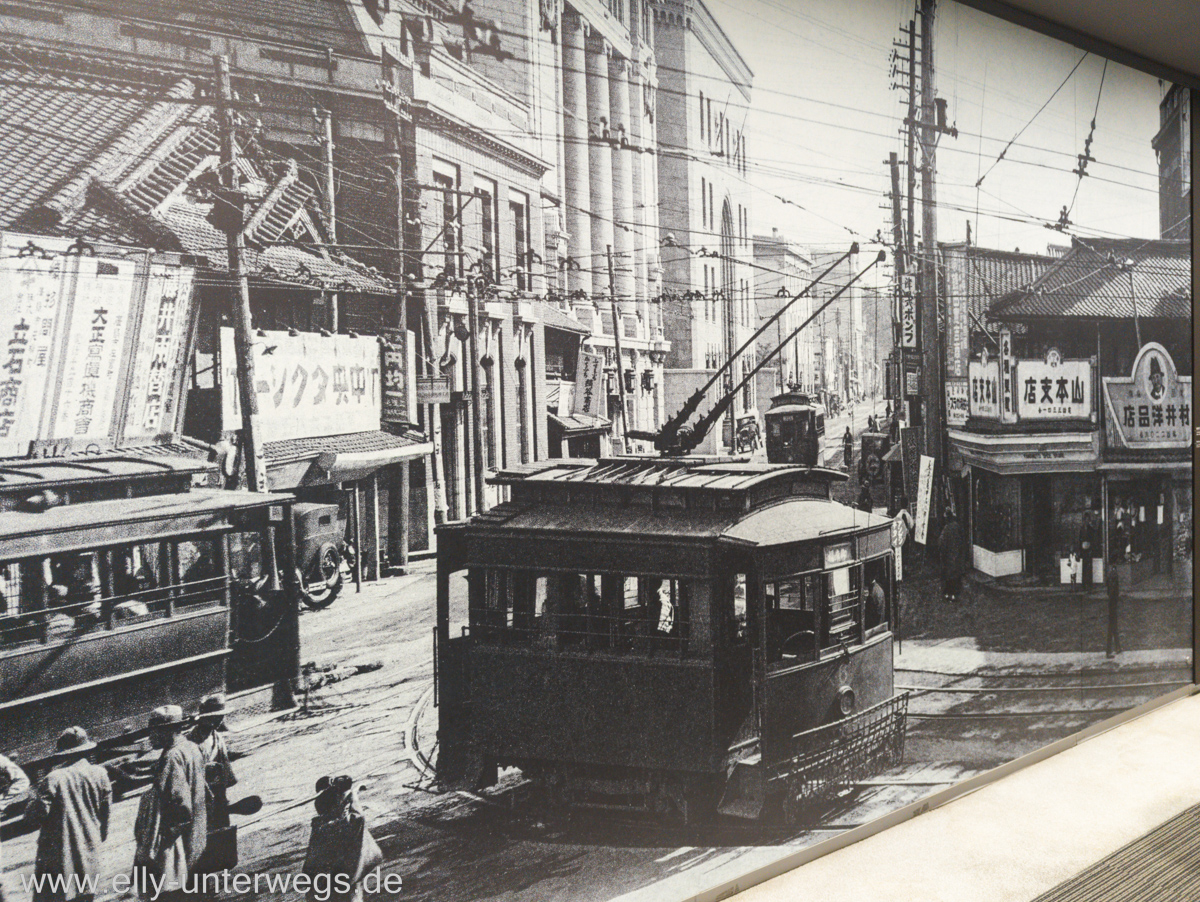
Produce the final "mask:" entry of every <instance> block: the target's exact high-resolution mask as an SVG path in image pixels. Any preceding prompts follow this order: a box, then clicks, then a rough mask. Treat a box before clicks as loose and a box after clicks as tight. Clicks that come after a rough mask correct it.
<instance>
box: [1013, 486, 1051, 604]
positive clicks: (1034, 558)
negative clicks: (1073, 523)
mask: <svg viewBox="0 0 1200 902" xmlns="http://www.w3.org/2000/svg"><path fill="white" fill-rule="evenodd" d="M1021 489H1022V494H1023V496H1024V497H1022V499H1021V507H1022V508H1023V509H1024V510H1025V512H1026V514H1025V517H1024V520H1025V528H1026V530H1025V561H1026V567H1027V568H1028V571H1029V572H1030V573H1032V574H1033V575H1034V576H1036V577H1038V579H1040V580H1044V581H1047V582H1056V581H1057V576H1058V565H1057V555H1056V554H1055V548H1054V495H1053V492H1052V491H1051V486H1050V477H1049V476H1046V475H1040V474H1039V475H1033V476H1026V477H1025V479H1024V480H1023V481H1022V485H1021Z"/></svg>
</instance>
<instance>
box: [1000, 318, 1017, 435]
mask: <svg viewBox="0 0 1200 902" xmlns="http://www.w3.org/2000/svg"><path fill="white" fill-rule="evenodd" d="M999 356H1000V422H1002V423H1015V422H1016V421H1017V382H1016V380H1017V363H1016V361H1015V360H1014V359H1013V352H1012V332H1011V331H1009V330H1008V329H1001V330H1000V354H999Z"/></svg>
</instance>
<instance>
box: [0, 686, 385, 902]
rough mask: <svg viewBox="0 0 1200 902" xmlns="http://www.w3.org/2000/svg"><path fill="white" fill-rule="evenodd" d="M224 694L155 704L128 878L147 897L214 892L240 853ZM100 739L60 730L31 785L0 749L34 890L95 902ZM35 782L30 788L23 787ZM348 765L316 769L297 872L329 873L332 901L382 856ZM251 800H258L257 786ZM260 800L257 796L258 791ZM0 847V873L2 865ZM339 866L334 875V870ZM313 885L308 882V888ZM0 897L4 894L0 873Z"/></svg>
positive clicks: (50, 897)
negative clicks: (30, 848) (340, 771)
mask: <svg viewBox="0 0 1200 902" xmlns="http://www.w3.org/2000/svg"><path fill="white" fill-rule="evenodd" d="M225 714H226V707H225V700H224V699H223V698H222V697H221V696H219V695H216V696H209V697H208V698H205V699H204V700H203V701H202V702H201V704H200V707H199V710H198V711H197V712H196V714H195V715H194V716H193V717H191V718H188V717H185V716H184V712H183V709H182V708H181V707H179V706H178V705H165V706H163V707H160V708H156V709H155V710H154V711H152V712H151V713H150V716H149V720H148V730H149V738H150V745H151V747H152V748H153V749H154V750H157V751H158V756H157V758H156V759H155V760H154V764H153V777H152V780H151V782H150V784H149V786H148V787H147V789H146V791H145V792H144V793H143V794H142V796H141V799H140V802H139V805H138V811H137V817H136V819H135V822H134V829H133V837H132V839H133V846H134V854H133V867H132V871H131V873H130V875H129V878H130V879H129V882H128V884H127V885H128V886H129V887H130V889H131V890H132V891H135V892H136V893H137V894H138V895H139V896H140V897H141V898H142V899H147V900H148V899H155V900H161V902H179V900H182V899H197V900H208V899H212V898H214V897H215V896H216V895H217V893H218V891H219V888H220V887H221V886H222V885H223V884H222V882H221V880H219V879H215V880H214V879H212V878H208V879H206V876H207V875H221V874H222V873H224V872H225V871H227V870H229V869H231V868H233V867H234V866H235V865H236V864H237V860H238V858H237V832H236V827H234V826H232V825H231V817H230V815H231V811H232V806H231V804H230V802H229V790H230V789H231V788H232V787H233V786H235V785H236V784H237V777H236V775H235V774H234V770H233V765H232V757H231V755H230V752H229V746H228V743H227V740H226V738H225V732H226V730H225ZM96 750H97V745H96V743H95V742H94V741H93V740H92V739H91V737H89V735H88V733H87V731H86V730H85V729H84V728H83V727H79V726H73V727H70V728H68V729H66V730H64V731H63V732H62V734H61V735H60V736H59V737H58V740H57V742H56V744H55V751H54V754H53V756H52V758H51V762H50V770H49V771H48V772H47V773H46V775H45V776H44V777H43V778H42V779H41V780H40V781H39V782H38V783H37V785H36V787H33V786H31V784H30V781H29V779H28V777H27V776H26V774H25V773H24V772H23V771H22V769H21V768H20V767H19V766H17V764H15V763H14V762H12V761H11V760H9V759H8V758H6V757H4V756H3V755H0V810H3V809H4V808H5V807H7V806H8V805H9V804H11V803H13V802H15V801H18V800H20V799H22V798H25V797H27V798H28V800H27V802H26V805H25V810H24V818H25V823H26V824H27V825H29V826H30V827H32V828H36V829H37V830H38V831H39V833H38V838H37V851H36V855H35V859H34V875H33V880H32V881H30V883H29V885H30V886H32V887H33V888H34V892H33V899H32V902H91V900H92V899H93V898H94V893H92V892H89V891H88V890H89V889H93V888H96V887H98V886H99V879H100V876H101V857H102V853H103V849H104V845H105V843H106V842H108V841H109V835H110V831H109V825H110V812H111V809H112V804H113V787H112V782H111V780H110V777H109V772H108V770H107V769H106V768H105V767H103V766H101V765H98V764H95V763H93V762H92V757H93V755H94V754H95V752H96ZM31 789H32V790H33V791H32V793H31V792H30V790H31ZM358 789H359V787H358V786H356V785H355V784H354V781H353V780H352V779H351V778H350V777H348V776H338V777H323V778H322V779H321V780H320V781H318V783H317V786H316V797H315V800H314V805H315V807H316V811H317V816H316V817H314V818H313V820H312V833H311V837H310V844H309V850H308V855H307V856H306V859H305V866H304V873H305V874H307V875H308V876H309V877H310V878H313V885H314V886H316V885H317V881H316V879H315V878H316V877H317V875H325V878H326V883H325V884H324V885H326V886H329V887H331V888H332V892H331V893H328V894H323V895H322V899H323V900H324V899H326V898H327V899H328V900H330V902H359V900H361V899H362V882H363V880H364V878H365V877H366V876H367V874H369V873H371V872H372V871H373V870H374V869H376V868H378V866H379V864H380V863H381V860H382V855H381V854H380V852H379V847H378V846H377V845H376V844H375V842H374V840H373V839H372V838H371V835H370V831H369V830H367V829H366V824H365V821H364V819H363V816H362V812H361V806H360V805H359V803H358V797H357V793H358ZM255 801H258V800H257V799H256V798H255ZM259 804H261V803H259ZM2 869H3V857H2V851H0V874H2V873H3V870H2ZM339 874H340V875H343V877H344V878H345V879H344V880H343V881H342V882H341V883H340V887H341V889H342V890H344V891H339V890H338V887H339V884H337V883H335V882H334V881H333V879H332V878H334V877H335V876H336V875H339ZM311 896H312V893H310V897H311ZM0 902H8V898H7V897H6V895H5V887H4V882H3V880H0Z"/></svg>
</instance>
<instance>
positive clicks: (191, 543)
mask: <svg viewBox="0 0 1200 902" xmlns="http://www.w3.org/2000/svg"><path fill="white" fill-rule="evenodd" d="M178 549H179V550H178V557H179V576H180V579H179V583H180V587H181V591H180V593H179V596H178V598H177V599H176V604H178V605H182V606H185V607H187V606H194V605H200V604H212V603H214V602H220V601H221V600H222V598H223V590H224V583H225V580H224V578H223V577H224V574H223V573H222V571H221V566H220V556H219V554H218V551H217V540H215V539H212V538H208V537H200V538H195V539H184V540H183V541H181V542H180V543H179V545H178Z"/></svg>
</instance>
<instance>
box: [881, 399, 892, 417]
mask: <svg viewBox="0 0 1200 902" xmlns="http://www.w3.org/2000/svg"><path fill="white" fill-rule="evenodd" d="M883 418H884V419H885V420H890V419H891V418H892V402H891V401H888V402H887V407H885V408H884V409H883Z"/></svg>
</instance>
